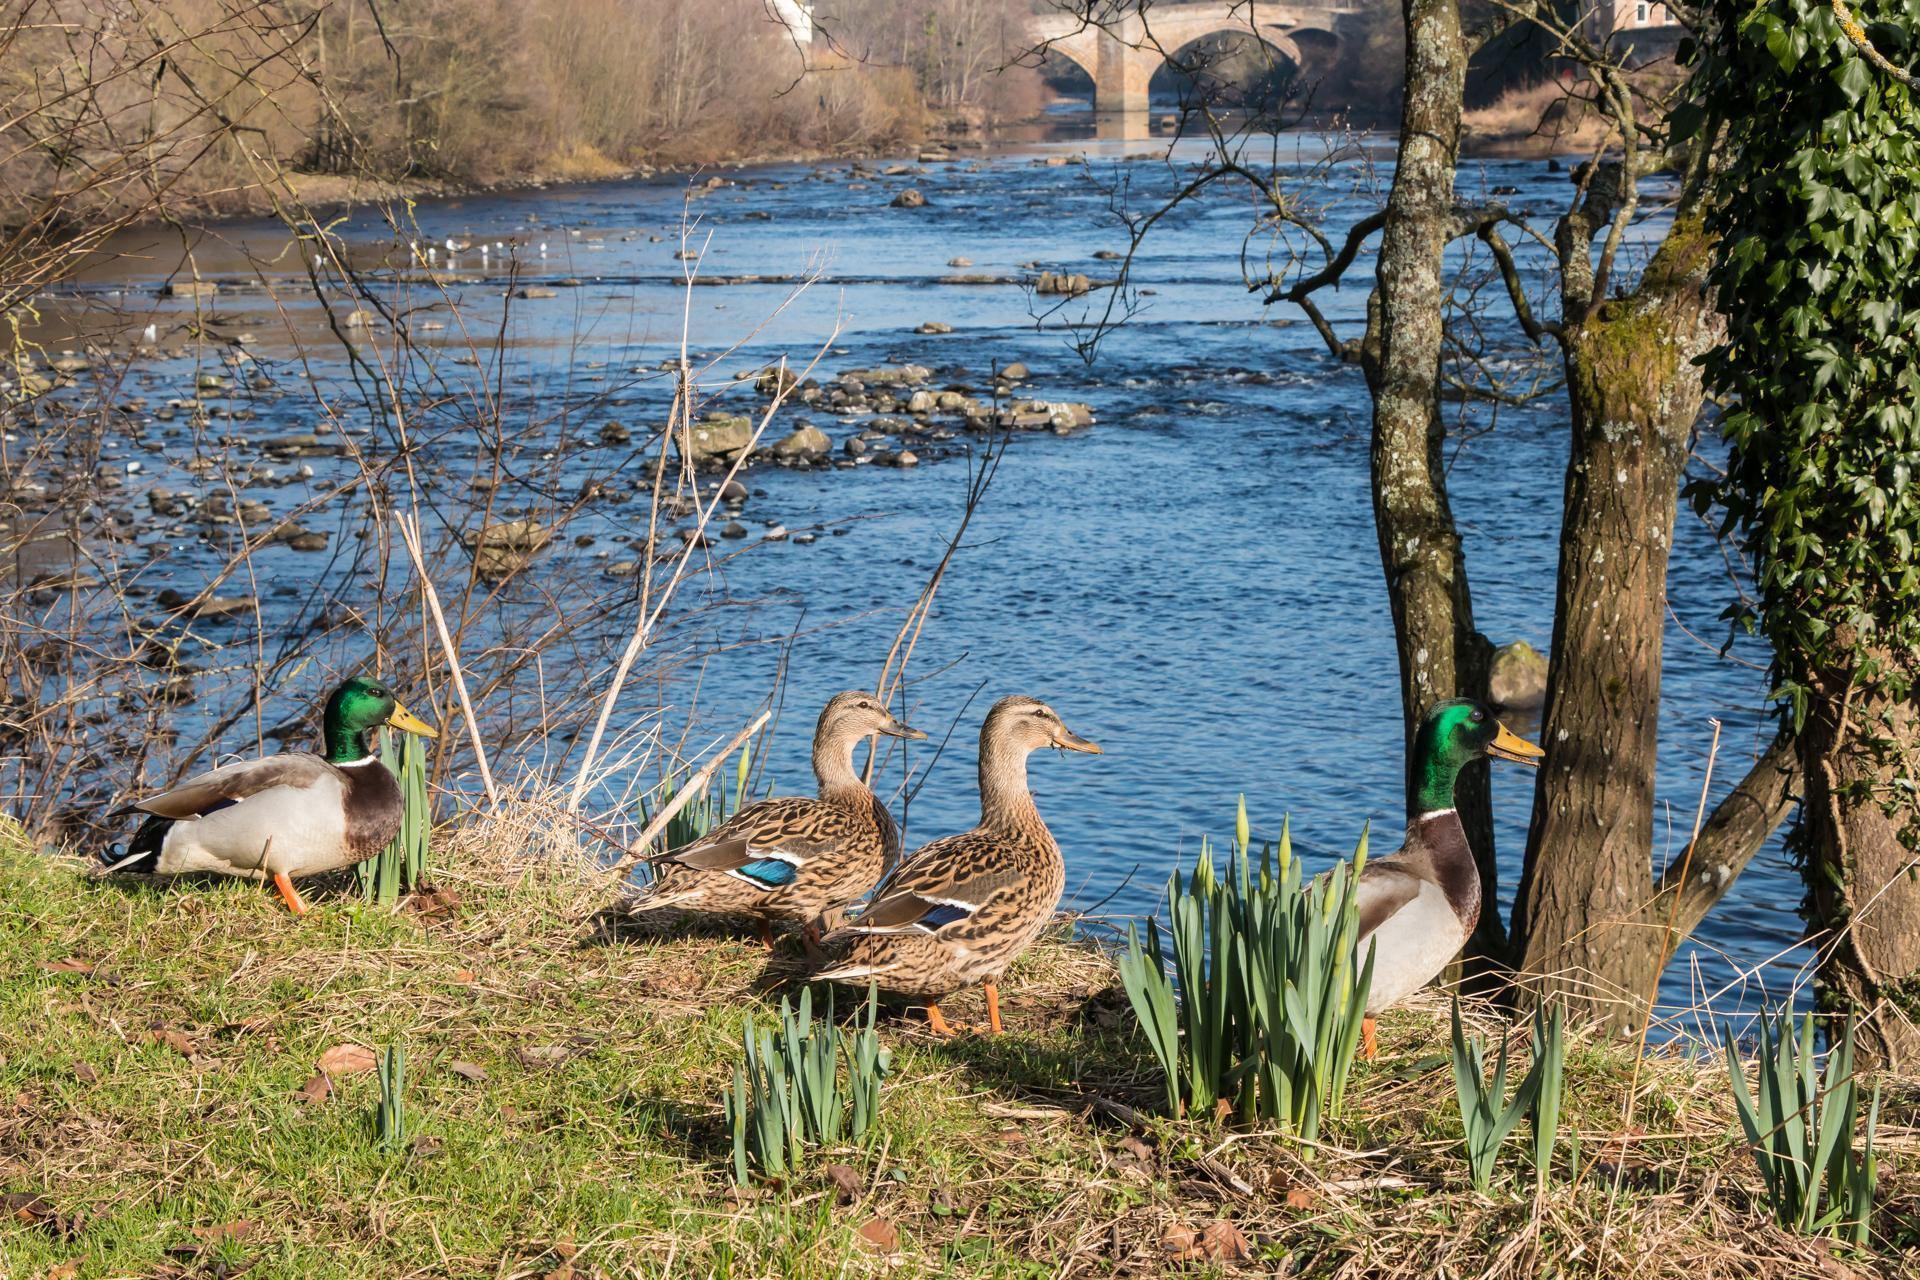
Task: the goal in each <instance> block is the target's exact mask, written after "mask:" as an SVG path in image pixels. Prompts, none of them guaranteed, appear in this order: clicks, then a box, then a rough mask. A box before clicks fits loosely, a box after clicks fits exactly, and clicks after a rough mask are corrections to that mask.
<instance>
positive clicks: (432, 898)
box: [405, 885, 460, 919]
mask: <svg viewBox="0 0 1920 1280" xmlns="http://www.w3.org/2000/svg"><path fill="white" fill-rule="evenodd" d="M405 905H406V909H407V910H409V911H411V912H413V913H414V914H415V915H418V916H422V917H425V918H428V919H433V918H436V917H440V916H452V915H457V914H458V913H459V911H460V895H459V894H458V893H456V892H454V891H453V890H452V889H435V888H433V887H432V886H430V885H422V886H421V887H420V888H419V889H417V890H415V891H414V892H413V893H412V894H410V895H408V897H407V900H406V904H405Z"/></svg>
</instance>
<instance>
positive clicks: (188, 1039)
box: [147, 1027, 200, 1058]
mask: <svg viewBox="0 0 1920 1280" xmlns="http://www.w3.org/2000/svg"><path fill="white" fill-rule="evenodd" d="M147 1036H148V1038H149V1039H151V1040H152V1041H153V1042H154V1043H155V1044H163V1045H165V1046H167V1048H169V1049H171V1050H173V1051H174V1052H175V1053H177V1054H179V1055H180V1056H181V1057H183V1058H191V1057H192V1056H193V1055H194V1054H195V1053H197V1052H199V1049H200V1046H199V1045H196V1044H195V1043H194V1042H193V1037H192V1036H190V1035H188V1034H187V1033H186V1032H184V1031H181V1030H178V1029H176V1028H174V1027H149V1028H148V1029H147Z"/></svg>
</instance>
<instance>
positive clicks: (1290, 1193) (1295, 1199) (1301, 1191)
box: [1287, 1187, 1320, 1209]
mask: <svg viewBox="0 0 1920 1280" xmlns="http://www.w3.org/2000/svg"><path fill="white" fill-rule="evenodd" d="M1319 1207H1320V1193H1319V1192H1318V1191H1316V1190H1314V1189H1313V1188H1312V1187H1289V1188H1288V1189H1287V1208H1289V1209H1317V1208H1319Z"/></svg>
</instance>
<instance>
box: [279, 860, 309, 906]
mask: <svg viewBox="0 0 1920 1280" xmlns="http://www.w3.org/2000/svg"><path fill="white" fill-rule="evenodd" d="M273 887H274V888H276V889H278V890H279V891H280V898H281V900H282V901H284V902H285V903H286V904H287V910H289V911H291V912H293V914H295V915H297V916H303V915H305V914H307V904H306V903H304V902H302V901H300V894H299V893H298V892H297V891H295V889H294V887H293V881H292V880H291V879H290V878H288V876H287V873H286V872H284V871H276V872H274V873H273Z"/></svg>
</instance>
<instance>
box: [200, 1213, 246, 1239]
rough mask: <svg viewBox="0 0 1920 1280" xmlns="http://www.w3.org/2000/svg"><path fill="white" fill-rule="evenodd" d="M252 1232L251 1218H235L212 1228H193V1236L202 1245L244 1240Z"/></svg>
mask: <svg viewBox="0 0 1920 1280" xmlns="http://www.w3.org/2000/svg"><path fill="white" fill-rule="evenodd" d="M252 1230H253V1220H252V1219H251V1218H235V1219H234V1220H233V1221H232V1222H222V1223H221V1224H220V1225H218V1226H214V1227H195V1228H194V1229H193V1234H194V1238H195V1239H197V1240H199V1241H200V1242H202V1243H203V1244H218V1243H220V1242H221V1241H222V1240H244V1239H246V1236H247V1233H248V1232H250V1231H252Z"/></svg>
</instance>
